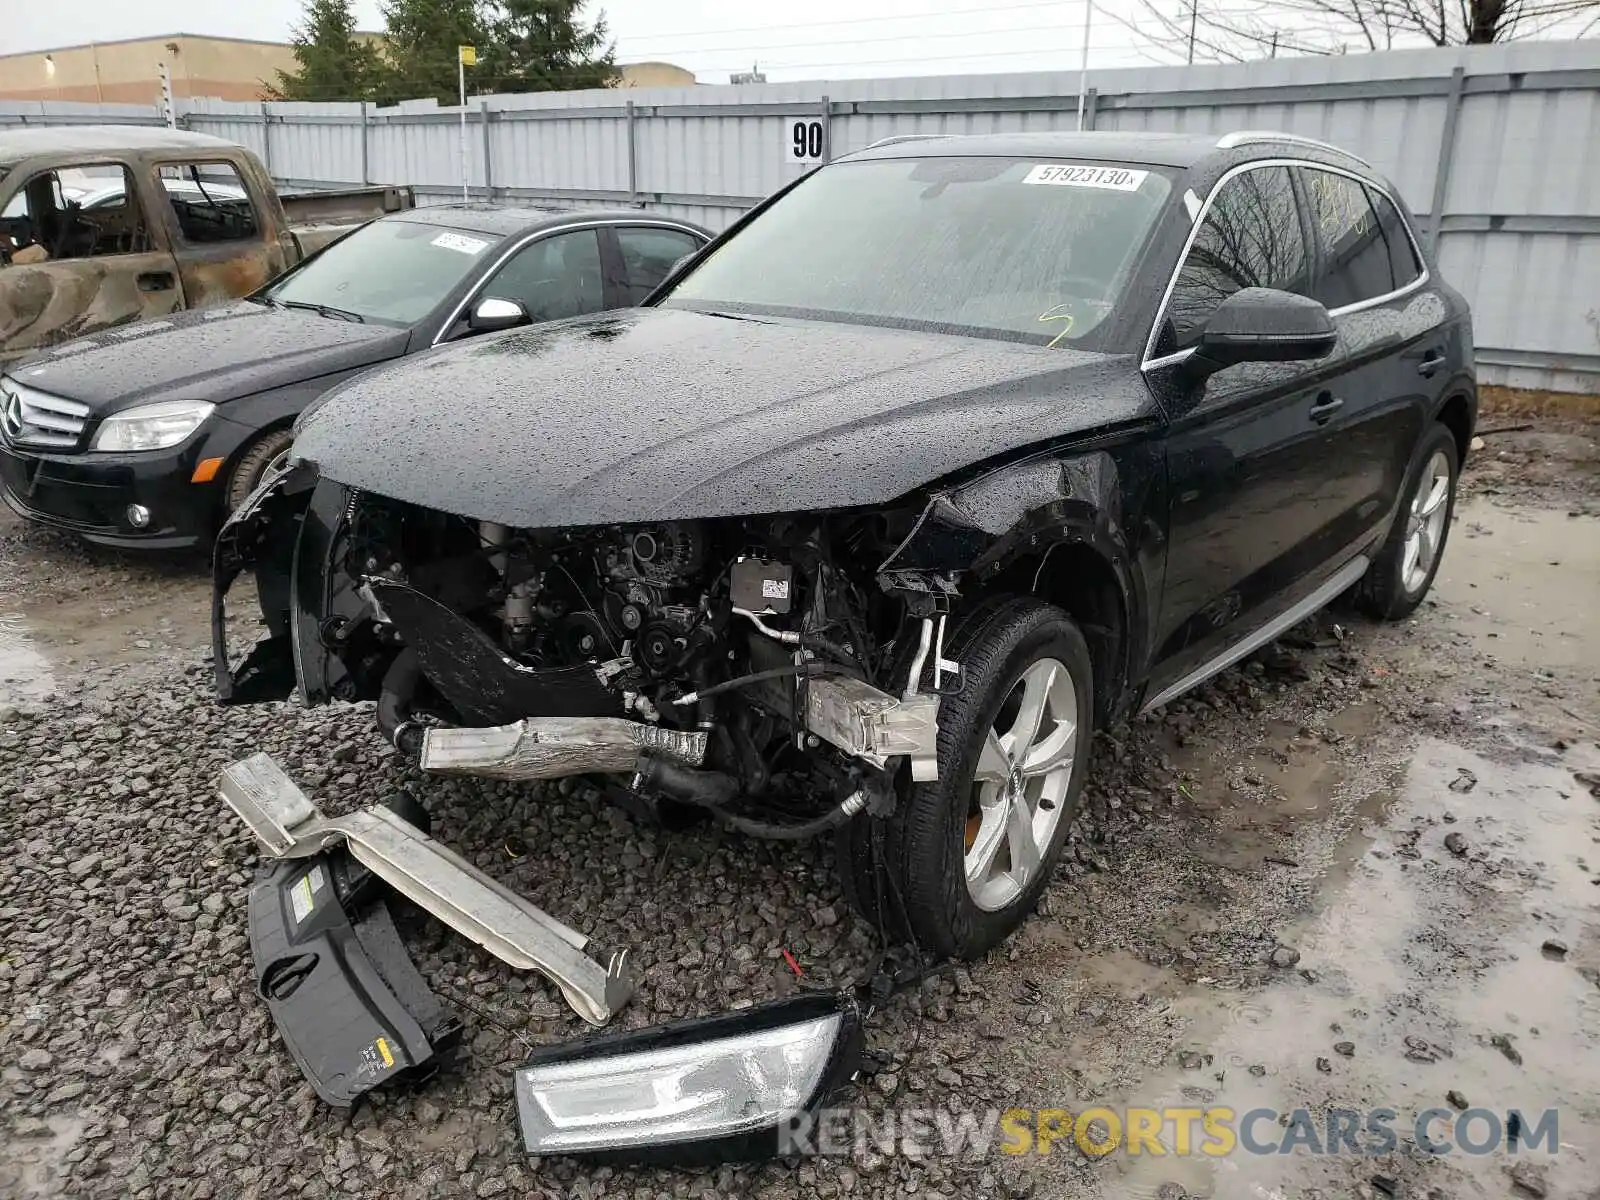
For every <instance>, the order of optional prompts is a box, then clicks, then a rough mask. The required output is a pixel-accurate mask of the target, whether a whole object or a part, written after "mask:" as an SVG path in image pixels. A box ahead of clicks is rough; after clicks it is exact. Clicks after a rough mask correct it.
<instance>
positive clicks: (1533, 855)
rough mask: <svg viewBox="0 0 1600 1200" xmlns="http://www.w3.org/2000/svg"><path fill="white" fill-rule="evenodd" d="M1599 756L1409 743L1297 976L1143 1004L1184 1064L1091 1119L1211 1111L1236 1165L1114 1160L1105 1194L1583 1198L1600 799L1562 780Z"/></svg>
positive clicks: (1293, 935) (1597, 1149) (1123, 1094)
mask: <svg viewBox="0 0 1600 1200" xmlns="http://www.w3.org/2000/svg"><path fill="white" fill-rule="evenodd" d="M1597 761H1600V754H1589V755H1587V756H1586V757H1584V758H1578V759H1573V760H1572V761H1563V762H1561V763H1559V764H1557V763H1532V764H1526V763H1525V764H1519V765H1510V766H1508V765H1503V764H1497V763H1495V762H1492V761H1490V760H1488V759H1485V758H1483V757H1481V756H1479V755H1475V754H1472V753H1469V752H1467V751H1465V750H1462V749H1460V748H1459V747H1456V746H1452V745H1450V744H1448V743H1444V742H1437V741H1428V742H1424V743H1423V744H1422V745H1421V746H1420V747H1418V749H1417V751H1416V753H1415V756H1414V758H1413V760H1412V762H1411V764H1410V766H1409V768H1408V769H1407V770H1406V771H1405V774H1404V779H1403V782H1402V783H1401V786H1400V791H1399V795H1398V797H1397V798H1396V799H1395V800H1394V802H1393V803H1392V805H1390V806H1389V808H1388V809H1387V811H1385V812H1383V813H1381V820H1380V821H1378V822H1372V821H1363V822H1361V823H1360V824H1359V825H1358V826H1357V828H1356V829H1354V830H1353V831H1352V834H1351V837H1350V839H1349V841H1348V843H1347V845H1346V847H1345V849H1346V850H1353V852H1354V854H1355V861H1354V862H1353V863H1352V864H1351V865H1350V866H1349V867H1348V870H1347V871H1346V872H1344V873H1345V874H1346V875H1347V878H1346V880H1345V881H1344V883H1343V884H1342V885H1341V886H1340V887H1338V888H1337V889H1332V890H1331V891H1330V892H1329V894H1327V895H1326V898H1325V902H1324V903H1323V904H1322V906H1321V907H1320V910H1319V911H1318V912H1317V913H1316V914H1315V915H1314V916H1313V917H1311V918H1310V919H1308V920H1306V921H1305V922H1304V923H1303V924H1302V925H1300V927H1298V928H1296V927H1294V926H1290V927H1287V928H1284V929H1282V930H1280V934H1281V936H1282V937H1283V938H1284V940H1285V941H1286V942H1288V943H1292V945H1293V948H1294V950H1295V951H1296V953H1297V954H1298V960H1297V962H1296V963H1294V964H1293V965H1292V966H1291V967H1283V968H1279V969H1278V978H1277V979H1276V981H1275V982H1272V983H1270V984H1269V985H1268V986H1266V987H1265V988H1263V989H1261V990H1257V991H1251V992H1249V993H1243V994H1234V995H1229V994H1227V993H1226V992H1222V991H1219V990H1218V989H1217V988H1216V987H1214V986H1211V985H1212V984H1214V983H1217V982H1219V981H1211V980H1208V981H1205V982H1201V981H1196V983H1195V985H1194V986H1192V987H1189V988H1185V989H1180V990H1177V991H1174V992H1170V993H1169V994H1168V995H1166V996H1163V997H1161V998H1160V999H1158V1000H1156V1001H1155V1003H1156V1004H1157V1005H1158V1006H1159V1007H1161V1008H1162V1009H1163V1010H1164V1013H1165V1016H1166V1019H1167V1020H1168V1021H1169V1022H1171V1023H1175V1024H1176V1025H1177V1026H1179V1027H1180V1028H1181V1029H1182V1032H1181V1033H1180V1034H1179V1035H1178V1037H1177V1038H1176V1044H1177V1045H1178V1046H1179V1047H1181V1049H1180V1050H1179V1051H1178V1054H1177V1055H1176V1056H1175V1058H1176V1060H1177V1065H1174V1066H1169V1067H1167V1068H1166V1069H1163V1070H1162V1071H1160V1072H1156V1073H1152V1074H1150V1075H1148V1076H1147V1077H1145V1078H1144V1079H1142V1080H1141V1081H1139V1082H1138V1083H1137V1084H1136V1085H1135V1086H1133V1087H1131V1088H1127V1089H1125V1090H1123V1089H1119V1090H1118V1091H1117V1092H1114V1093H1109V1094H1107V1095H1105V1096H1102V1097H1100V1098H1098V1099H1097V1100H1096V1103H1099V1104H1105V1105H1108V1106H1110V1107H1111V1108H1112V1109H1114V1110H1116V1109H1118V1108H1119V1106H1126V1105H1134V1106H1141V1107H1152V1108H1157V1109H1165V1108H1185V1107H1187V1108H1200V1109H1205V1108H1211V1107H1219V1106H1220V1107H1224V1108H1227V1109H1229V1110H1232V1112H1233V1114H1235V1117H1236V1119H1235V1121H1234V1129H1235V1132H1236V1134H1238V1135H1239V1137H1240V1140H1241V1146H1240V1147H1239V1148H1236V1149H1234V1150H1233V1151H1232V1153H1230V1154H1227V1155H1226V1156H1216V1157H1212V1156H1208V1155H1205V1154H1203V1153H1201V1154H1191V1155H1189V1156H1186V1157H1177V1156H1174V1155H1173V1154H1171V1153H1170V1150H1171V1149H1172V1147H1173V1139H1172V1138H1170V1137H1169V1138H1168V1139H1167V1149H1168V1151H1169V1153H1167V1154H1165V1155H1157V1154H1155V1153H1149V1152H1147V1153H1142V1154H1138V1155H1125V1154H1122V1153H1119V1154H1117V1155H1116V1156H1114V1157H1113V1158H1112V1159H1111V1160H1110V1161H1108V1162H1107V1163H1106V1164H1105V1165H1104V1167H1103V1174H1102V1183H1103V1185H1104V1188H1105V1194H1107V1195H1116V1196H1122V1195H1125V1196H1129V1197H1146V1196H1151V1197H1153V1196H1161V1197H1180V1196H1187V1197H1234V1196H1241V1197H1242V1196H1261V1197H1279V1196H1282V1197H1311V1196H1314V1195H1322V1196H1326V1197H1329V1198H1330V1200H1331V1198H1332V1197H1345V1196H1356V1195H1373V1196H1385V1195H1417V1196H1422V1195H1431V1194H1435V1193H1433V1192H1431V1191H1430V1189H1435V1188H1437V1189H1439V1191H1438V1193H1437V1194H1438V1195H1441V1196H1448V1197H1451V1198H1452V1200H1455V1198H1460V1197H1469V1196H1472V1197H1475V1196H1485V1197H1490V1196H1492V1197H1500V1196H1508V1195H1514V1194H1523V1195H1526V1194H1536V1193H1534V1192H1533V1191H1531V1190H1528V1191H1523V1192H1514V1191H1513V1175H1512V1172H1513V1171H1517V1172H1519V1173H1521V1175H1522V1177H1523V1178H1528V1179H1532V1178H1533V1177H1534V1175H1537V1176H1538V1177H1540V1178H1541V1179H1542V1182H1543V1185H1544V1186H1545V1187H1547V1188H1548V1191H1549V1194H1550V1195H1552V1196H1583V1195H1587V1191H1586V1189H1587V1188H1588V1187H1589V1186H1591V1185H1592V1184H1593V1182H1594V1180H1595V1179H1597V1178H1600V1133H1597V1131H1596V1122H1597V1120H1600V1093H1597V1090H1596V1088H1595V1080H1597V1079H1600V938H1597V936H1596V935H1597V933H1600V921H1597V916H1596V911H1597V907H1600V906H1597V900H1600V895H1597V894H1596V889H1595V887H1594V885H1595V883H1596V882H1597V880H1600V874H1597V871H1600V803H1597V802H1596V800H1595V798H1594V797H1592V796H1590V795H1589V793H1588V790H1587V788H1586V787H1583V786H1580V785H1579V784H1578V783H1577V782H1576V781H1575V779H1574V771H1575V770H1581V769H1584V767H1587V769H1589V770H1593V769H1595V766H1596V764H1597ZM1469 781H1470V790H1454V791H1453V790H1451V784H1452V783H1454V784H1455V785H1456V787H1457V788H1458V789H1464V788H1467V787H1468V786H1469ZM1447 838H1448V839H1450V840H1449V841H1448V842H1447V840H1446V839H1447ZM1302 853H1304V851H1302ZM1339 857H1340V856H1339V855H1338V854H1336V855H1334V857H1333V860H1331V861H1330V863H1329V864H1328V865H1329V867H1331V868H1335V869H1337V865H1338V864H1337V860H1338V858H1339ZM1547 942H1548V943H1549V944H1550V945H1551V947H1552V948H1551V949H1549V950H1544V949H1542V947H1544V946H1545V945H1546V943H1547ZM1558 946H1564V947H1566V949H1565V951H1561V950H1559V949H1557V947H1558ZM1284 957H1285V960H1287V958H1288V957H1289V956H1288V955H1285V956H1284ZM1463 1108H1464V1111H1463ZM1256 1110H1262V1115H1260V1116H1258V1117H1255V1118H1253V1119H1249V1118H1247V1114H1250V1113H1252V1112H1253V1111H1256ZM1383 1110H1387V1115H1386V1114H1385V1112H1384V1111H1383ZM1552 1110H1553V1111H1554V1113H1555V1116H1554V1118H1553V1119H1551V1118H1548V1117H1547V1116H1546V1115H1545V1114H1547V1113H1548V1112H1550V1111H1552ZM1513 1111H1516V1112H1518V1113H1519V1114H1520V1120H1521V1122H1522V1126H1523V1128H1522V1134H1521V1136H1520V1137H1519V1138H1518V1139H1517V1141H1518V1145H1519V1150H1518V1151H1516V1152H1512V1151H1511V1150H1510V1145H1509V1142H1508V1135H1507V1129H1508V1125H1509V1124H1514V1122H1513V1120H1512V1118H1511V1113H1512V1112H1513ZM1344 1114H1353V1115H1344ZM1280 1118H1282V1119H1285V1120H1287V1125H1285V1124H1283V1123H1282V1121H1281V1120H1280ZM1419 1118H1420V1124H1419ZM1330 1121H1332V1122H1333V1124H1332V1125H1331V1126H1330ZM1330 1129H1331V1130H1332V1137H1331V1139H1330ZM1200 1139H1201V1135H1200V1133H1199V1128H1198V1126H1197V1127H1196V1133H1195V1141H1196V1144H1198V1143H1199V1141H1200ZM1330 1140H1331V1141H1332V1142H1334V1143H1336V1144H1337V1148H1338V1151H1339V1152H1338V1153H1328V1152H1327V1151H1328V1148H1329V1142H1330ZM1251 1142H1253V1143H1254V1146H1253V1147H1252V1146H1251V1145H1249V1144H1248V1143H1251ZM1530 1142H1532V1143H1534V1144H1533V1145H1531V1146H1530V1145H1529V1143H1530ZM1430 1143H1431V1145H1432V1146H1433V1147H1434V1148H1435V1150H1436V1152H1433V1153H1430V1152H1429V1149H1428V1147H1429V1145H1430ZM1255 1150H1261V1151H1264V1152H1254V1151H1255ZM1358 1151H1359V1152H1358ZM1519 1164H1520V1165H1519ZM1386 1188H1390V1189H1393V1190H1385V1189H1386ZM1313 1189H1320V1191H1315V1190H1313ZM1537 1194H1543V1193H1537Z"/></svg>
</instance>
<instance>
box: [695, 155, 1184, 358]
mask: <svg viewBox="0 0 1600 1200" xmlns="http://www.w3.org/2000/svg"><path fill="white" fill-rule="evenodd" d="M1170 189H1171V185H1170V183H1169V182H1168V180H1167V179H1166V177H1165V176H1163V175H1161V174H1159V173H1157V172H1156V171H1154V170H1149V169H1146V168H1134V167H1126V166H1118V165H1115V164H1110V165H1106V164H1085V163H1041V162H1039V161H1038V160H1023V159H1006V158H924V159H910V158H896V159H877V160H872V161H867V162H854V163H849V162H847V163H839V164H837V165H835V166H831V167H825V168H823V169H822V170H820V171H818V172H816V173H815V174H814V175H812V176H811V177H810V178H809V179H807V180H806V181H805V182H804V183H803V184H801V185H800V186H799V187H797V188H795V189H794V190H793V191H791V192H790V193H789V194H788V195H786V196H784V197H783V199H781V200H779V201H778V202H777V203H776V204H774V205H773V206H772V207H771V208H769V209H768V210H767V211H766V212H764V213H762V214H761V216H760V217H758V218H756V220H754V221H752V222H751V223H750V225H749V226H747V227H746V228H745V229H743V230H741V231H740V232H739V233H738V234H737V235H736V236H735V237H733V238H731V239H729V240H728V242H727V243H726V244H725V245H723V246H722V247H721V248H720V249H718V250H717V251H715V252H714V253H713V254H712V255H711V257H710V258H709V259H707V260H706V261H705V262H704V263H703V264H701V265H700V266H699V267H697V268H696V269H695V270H694V271H693V272H691V273H690V274H689V275H688V276H687V277H685V279H684V280H683V282H682V283H680V284H679V285H678V286H677V287H675V288H673V289H672V292H671V293H670V296H669V297H668V298H667V300H666V301H665V302H666V303H667V304H669V305H680V306H684V307H693V308H710V309H729V310H734V311H744V312H753V313H770V314H773V315H787V316H803V317H813V318H820V319H823V320H837V321H848V322H854V323H861V324H881V325H901V326H906V327H910V328H932V329H941V330H949V331H951V332H962V333H973V334H979V335H985V336H990V337H1003V338H1007V339H1010V340H1017V341H1028V342H1037V343H1039V344H1042V345H1058V344H1065V343H1071V342H1076V341H1079V340H1080V339H1082V338H1085V337H1087V336H1088V335H1089V334H1091V333H1092V332H1093V331H1094V330H1095V328H1096V327H1097V326H1099V325H1101V324H1102V323H1103V322H1104V321H1105V319H1106V318H1107V317H1108V316H1109V315H1110V314H1111V313H1112V312H1113V311H1114V310H1115V308H1116V305H1117V303H1118V301H1119V300H1120V299H1121V297H1122V294H1123V290H1124V287H1125V285H1126V282H1127V277H1128V274H1129V272H1130V270H1131V269H1132V265H1133V262H1134V260H1135V258H1136V256H1137V254H1138V251H1139V249H1140V247H1141V246H1142V245H1143V244H1144V240H1145V237H1146V235H1147V234H1148V233H1149V232H1150V229H1151V227H1152V226H1153V225H1154V223H1155V219H1156V215H1157V214H1158V213H1159V212H1160V210H1161V206H1162V203H1163V202H1164V201H1165V199H1166V197H1167V193H1168V192H1169V190H1170Z"/></svg>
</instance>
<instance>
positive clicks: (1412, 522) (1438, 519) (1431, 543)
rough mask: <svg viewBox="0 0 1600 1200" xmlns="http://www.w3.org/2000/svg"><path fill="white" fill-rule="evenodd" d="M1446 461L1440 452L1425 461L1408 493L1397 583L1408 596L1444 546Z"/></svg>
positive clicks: (1447, 495)
mask: <svg viewBox="0 0 1600 1200" xmlns="http://www.w3.org/2000/svg"><path fill="white" fill-rule="evenodd" d="M1450 485H1451V478H1450V460H1449V459H1448V458H1446V457H1445V454H1444V451H1442V450H1439V451H1435V452H1434V455H1433V457H1432V458H1430V459H1429V460H1428V465H1427V467H1426V468H1425V469H1424V470H1423V472H1422V477H1421V478H1420V479H1419V480H1418V481H1417V488H1416V491H1414V492H1413V493H1412V494H1411V511H1410V512H1409V513H1408V514H1407V515H1406V542H1405V553H1404V554H1403V555H1402V556H1401V559H1400V584H1401V586H1402V587H1404V588H1405V590H1406V591H1407V592H1408V593H1411V592H1415V591H1417V590H1418V589H1419V588H1421V587H1422V585H1423V584H1424V583H1426V582H1427V579H1428V573H1429V572H1430V571H1432V570H1433V564H1434V560H1435V559H1437V558H1438V557H1439V547H1440V546H1441V545H1442V544H1443V543H1444V523H1445V518H1446V517H1447V516H1448V515H1449V507H1450V506H1449V504H1448V503H1446V502H1447V501H1448V500H1449V499H1450Z"/></svg>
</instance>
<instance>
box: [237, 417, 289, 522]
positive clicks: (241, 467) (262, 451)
mask: <svg viewBox="0 0 1600 1200" xmlns="http://www.w3.org/2000/svg"><path fill="white" fill-rule="evenodd" d="M293 444H294V431H293V430H290V429H273V430H270V431H268V432H267V433H264V434H262V435H261V436H260V437H258V438H257V439H256V440H255V441H253V442H251V443H250V444H249V445H248V446H246V447H245V449H244V453H243V454H241V455H239V460H238V461H237V462H236V463H234V464H233V471H232V472H231V473H230V474H229V475H228V489H227V491H226V492H225V493H224V494H223V504H224V505H225V506H226V507H225V514H226V513H231V512H232V511H233V510H234V509H236V508H238V507H239V505H241V504H243V503H244V502H245V500H246V499H247V498H248V497H249V495H250V493H251V492H253V491H255V490H256V486H257V485H258V484H260V482H261V481H262V480H263V479H265V478H266V477H267V473H268V472H270V471H272V470H275V469H276V468H277V467H278V465H279V464H281V463H282V462H283V460H284V458H285V457H286V456H287V455H288V453H289V447H290V446H292V445H293Z"/></svg>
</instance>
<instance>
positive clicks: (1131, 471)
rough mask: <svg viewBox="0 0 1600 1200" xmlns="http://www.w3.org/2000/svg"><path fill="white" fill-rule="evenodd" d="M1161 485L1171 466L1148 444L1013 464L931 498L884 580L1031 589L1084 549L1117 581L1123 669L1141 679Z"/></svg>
mask: <svg viewBox="0 0 1600 1200" xmlns="http://www.w3.org/2000/svg"><path fill="white" fill-rule="evenodd" d="M1165 487H1166V470H1165V460H1164V458H1163V456H1162V453H1161V450H1160V446H1159V444H1158V443H1155V442H1153V441H1149V440H1144V441H1140V440H1130V441H1126V442H1123V443H1121V444H1120V445H1117V446H1113V447H1110V448H1106V449H1093V450H1081V451H1078V452H1076V453H1069V454H1066V455H1062V454H1060V453H1058V452H1057V453H1050V454H1045V455H1035V456H1033V457H1030V458H1027V459H1023V460H1021V461H1018V462H1014V463H1009V464H1007V465H1005V466H1001V467H998V468H996V469H994V470H991V471H987V472H985V473H984V474H982V475H979V476H977V477H976V478H974V479H971V480H969V481H967V482H964V483H962V484H959V485H957V486H953V487H951V488H947V489H943V490H940V491H937V492H935V493H933V494H932V495H931V496H930V497H929V499H928V502H927V505H926V506H925V508H924V509H923V512H922V514H921V516H920V517H919V518H918V520H917V522H916V525H915V527H914V528H913V529H912V531H911V533H910V534H909V535H908V536H907V537H906V538H905V540H904V541H903V542H901V544H900V545H899V546H898V547H896V549H895V551H894V553H893V554H891V555H890V556H889V558H888V559H887V560H885V562H884V563H883V565H882V566H881V567H880V568H879V575H880V579H881V580H882V581H883V583H884V584H885V586H888V587H890V588H895V587H897V586H906V587H907V588H908V590H925V589H924V588H922V587H920V586H919V584H918V581H919V580H926V579H928V578H929V577H943V578H945V579H948V580H951V581H953V582H954V584H955V587H956V588H957V589H958V590H974V591H976V590H982V589H984V588H986V587H989V586H993V585H995V584H996V583H1000V582H1003V577H1006V576H1008V575H1009V574H1015V575H1018V576H1019V586H1020V587H1021V589H1022V590H1032V587H1033V586H1034V585H1035V584H1036V583H1037V581H1038V580H1039V579H1040V577H1041V576H1042V574H1043V572H1045V571H1046V569H1047V568H1050V567H1051V566H1052V565H1053V563H1054V562H1055V561H1056V560H1057V556H1059V555H1062V554H1063V553H1065V554H1080V553H1082V552H1084V551H1087V552H1089V553H1091V554H1092V555H1093V556H1094V558H1095V559H1096V560H1098V563H1099V564H1100V565H1101V566H1103V568H1104V569H1105V571H1106V572H1108V573H1109V575H1110V576H1111V578H1112V579H1113V580H1114V583H1115V587H1116V591H1117V593H1118V600H1119V602H1120V604H1121V606H1122V610H1123V611H1122V616H1123V619H1124V626H1123V627H1124V630H1125V632H1126V637H1125V640H1124V645H1123V647H1122V651H1123V657H1122V662H1123V670H1124V671H1126V672H1127V676H1125V677H1137V676H1138V675H1139V674H1140V672H1141V670H1142V665H1143V663H1144V662H1145V656H1146V655H1147V653H1148V646H1149V636H1150V622H1151V619H1152V617H1153V615H1154V612H1155V609H1156V606H1157V604H1158V603H1159V597H1160V588H1161V583H1162V580H1163V578H1164V572H1165V565H1166V539H1165V534H1164V527H1163V523H1162V513H1163V511H1164V503H1165ZM1023 575H1026V577H1027V578H1026V579H1025V580H1024V579H1020V577H1021V576H1023Z"/></svg>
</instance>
